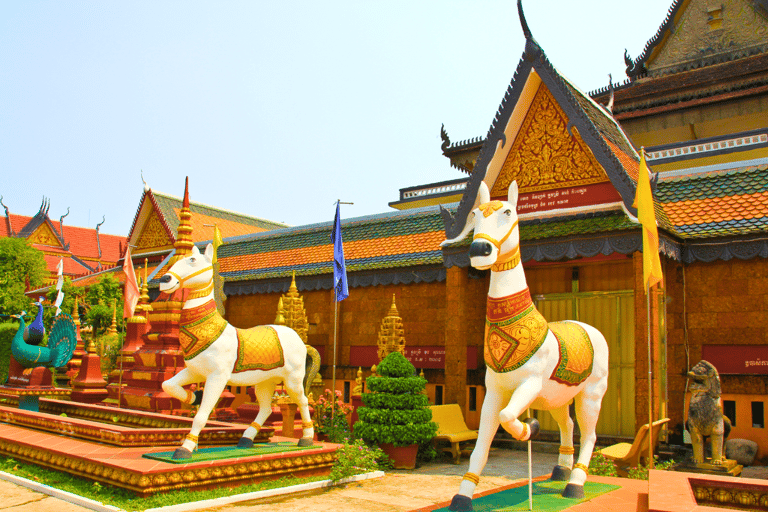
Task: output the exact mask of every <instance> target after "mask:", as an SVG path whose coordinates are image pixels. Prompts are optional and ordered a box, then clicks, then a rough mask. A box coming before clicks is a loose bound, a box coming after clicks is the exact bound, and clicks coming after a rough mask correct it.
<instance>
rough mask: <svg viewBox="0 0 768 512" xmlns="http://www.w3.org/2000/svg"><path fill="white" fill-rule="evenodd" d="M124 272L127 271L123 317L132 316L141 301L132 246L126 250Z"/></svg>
mask: <svg viewBox="0 0 768 512" xmlns="http://www.w3.org/2000/svg"><path fill="white" fill-rule="evenodd" d="M123 272H125V294H124V298H125V301H124V302H125V303H124V305H123V318H131V317H132V316H133V311H134V309H136V304H138V302H139V295H140V293H139V285H138V283H137V282H136V272H135V271H134V270H133V260H132V259H131V247H130V246H128V249H126V251H125V259H124V260H123Z"/></svg>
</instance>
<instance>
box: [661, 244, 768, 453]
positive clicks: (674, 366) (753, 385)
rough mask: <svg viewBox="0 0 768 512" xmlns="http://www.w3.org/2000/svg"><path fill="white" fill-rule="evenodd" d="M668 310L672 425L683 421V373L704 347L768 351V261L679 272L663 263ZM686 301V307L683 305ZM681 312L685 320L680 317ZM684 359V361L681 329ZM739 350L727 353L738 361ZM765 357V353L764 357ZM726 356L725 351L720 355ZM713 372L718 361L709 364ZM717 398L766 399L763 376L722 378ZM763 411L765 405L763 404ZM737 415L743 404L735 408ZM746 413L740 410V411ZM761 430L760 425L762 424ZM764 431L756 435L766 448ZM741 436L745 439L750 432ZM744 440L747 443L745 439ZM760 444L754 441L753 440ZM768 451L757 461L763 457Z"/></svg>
mask: <svg viewBox="0 0 768 512" xmlns="http://www.w3.org/2000/svg"><path fill="white" fill-rule="evenodd" d="M665 270H666V272H667V274H666V275H667V278H666V280H667V287H668V292H667V293H668V295H669V296H671V300H670V301H669V303H668V304H667V322H668V325H667V335H668V359H669V365H668V368H667V375H668V377H669V388H668V389H669V403H670V413H669V416H670V418H671V419H672V421H671V424H672V426H673V427H674V426H675V425H676V424H680V425H682V422H683V419H684V403H685V397H684V393H685V386H686V377H685V373H686V369H687V368H690V367H692V366H693V365H694V364H696V363H697V362H698V361H700V360H701V359H702V349H703V347H705V346H720V347H728V346H731V345H752V346H766V345H768V260H766V259H764V258H754V259H751V260H746V261H745V260H740V259H738V258H733V259H731V260H729V261H722V260H718V261H715V262H712V263H693V264H691V265H686V266H685V268H683V266H682V265H680V264H678V263H672V262H670V263H668V264H667V265H666V268H665ZM683 300H685V304H684V302H683ZM684 311H685V315H684ZM685 318H687V335H688V343H687V345H688V350H689V356H688V357H686V343H685V327H686V326H685V323H684V320H685ZM738 352H739V349H738V348H734V351H733V352H731V353H732V354H733V357H734V358H738V357H740V354H739V353H738ZM766 352H767V353H768V350H767V351H766ZM725 353H726V354H727V353H728V349H727V348H726V349H725ZM710 362H711V363H712V364H714V365H715V366H716V367H718V366H720V365H721V364H723V363H724V361H722V360H715V361H710ZM720 381H721V386H722V393H723V395H724V396H725V395H728V396H731V397H739V396H741V397H743V398H741V399H739V398H736V400H737V401H741V400H747V401H750V402H751V401H753V400H752V399H751V398H749V396H754V395H762V396H763V398H764V399H765V398H766V397H765V395H768V375H766V374H763V375H747V374H743V375H721V376H720ZM765 405H768V404H765ZM737 407H738V409H739V410H742V409H743V404H737ZM744 410H745V409H744ZM737 419H738V421H737V425H738V426H739V427H742V426H747V425H751V423H752V422H751V418H743V417H739V418H737ZM763 424H765V420H763ZM765 432H766V429H765V428H764V427H763V428H762V429H755V432H754V434H755V435H758V434H760V435H761V437H762V438H763V443H762V444H767V443H765V438H766V436H765ZM741 435H743V436H744V437H747V436H749V435H750V433H749V432H743V433H742V434H741ZM747 438H749V437H747ZM753 440H754V441H756V442H758V443H760V440H759V439H753ZM766 449H768V446H765V449H763V450H762V455H763V456H764V455H768V450H766Z"/></svg>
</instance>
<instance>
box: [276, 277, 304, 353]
mask: <svg viewBox="0 0 768 512" xmlns="http://www.w3.org/2000/svg"><path fill="white" fill-rule="evenodd" d="M277 316H278V318H280V317H282V320H283V323H282V325H286V326H288V327H290V328H291V329H293V330H294V331H296V332H297V333H298V335H299V337H300V338H301V340H302V341H303V342H304V343H305V344H306V343H307V334H308V332H309V322H308V321H307V312H306V310H305V309H304V298H303V297H302V296H301V295H300V294H299V289H298V288H297V287H296V272H293V273H292V274H291V286H290V287H289V288H288V293H287V294H286V295H283V296H282V297H280V301H279V302H278V304H277Z"/></svg>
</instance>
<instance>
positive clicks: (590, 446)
mask: <svg viewBox="0 0 768 512" xmlns="http://www.w3.org/2000/svg"><path fill="white" fill-rule="evenodd" d="M600 387H602V391H601V392H598V391H597V390H596V388H600ZM603 394H605V382H603V381H597V382H591V383H589V382H588V383H587V386H586V387H585V388H584V389H583V390H582V392H581V393H579V394H578V395H576V397H575V399H574V402H575V404H576V419H577V420H578V422H579V430H581V445H580V447H579V459H578V461H577V462H576V464H574V465H573V471H571V478H570V480H568V485H566V486H565V489H563V497H564V498H579V499H581V498H583V497H584V482H586V481H587V471H589V461H590V459H592V450H594V448H595V442H596V441H597V434H596V433H595V430H596V428H597V416H598V413H599V412H600V405H601V404H602V400H603Z"/></svg>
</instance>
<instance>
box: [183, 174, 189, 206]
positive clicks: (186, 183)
mask: <svg viewBox="0 0 768 512" xmlns="http://www.w3.org/2000/svg"><path fill="white" fill-rule="evenodd" d="M183 206H184V208H189V176H187V177H186V178H185V179H184V204H183Z"/></svg>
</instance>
